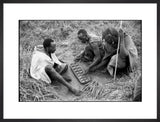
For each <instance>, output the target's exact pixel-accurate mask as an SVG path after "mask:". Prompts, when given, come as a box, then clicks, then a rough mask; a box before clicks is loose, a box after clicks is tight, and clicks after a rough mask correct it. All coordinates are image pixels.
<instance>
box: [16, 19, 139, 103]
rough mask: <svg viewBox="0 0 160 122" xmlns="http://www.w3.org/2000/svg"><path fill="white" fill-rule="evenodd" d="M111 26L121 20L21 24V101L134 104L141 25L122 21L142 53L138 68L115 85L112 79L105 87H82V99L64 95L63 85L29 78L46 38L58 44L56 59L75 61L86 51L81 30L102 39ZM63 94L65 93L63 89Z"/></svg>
mask: <svg viewBox="0 0 160 122" xmlns="http://www.w3.org/2000/svg"><path fill="white" fill-rule="evenodd" d="M109 26H113V27H116V28H118V27H119V21H20V33H19V34H20V40H19V42H20V43H19V44H20V49H19V50H20V54H19V101H65V100H70V101H132V97H133V90H134V88H135V82H136V81H137V80H138V79H139V78H140V77H141V56H142V45H141V36H142V35H141V34H142V32H141V22H140V21H123V29H124V30H125V31H126V32H127V33H128V34H129V35H131V36H132V39H133V41H134V42H135V44H136V46H137V49H138V54H139V57H140V58H139V69H138V70H137V71H136V72H133V73H131V74H130V75H129V76H126V75H124V76H123V77H121V78H118V79H117V81H116V82H114V81H112V80H110V82H107V83H106V84H105V85H104V84H102V83H100V82H97V81H94V80H93V82H91V83H88V84H86V85H85V86H84V88H83V94H82V95H81V96H79V97H75V96H74V95H70V94H69V95H68V94H67V96H66V97H69V98H70V99H64V98H65V92H66V91H64V94H61V92H60V91H61V90H62V89H60V88H59V87H60V86H50V85H48V84H46V83H44V82H42V81H37V80H34V79H33V78H31V77H30V76H29V72H28V70H29V67H30V61H31V57H32V51H33V48H34V46H36V45H38V44H42V42H43V40H44V39H45V38H52V39H54V40H55V41H56V42H57V52H56V53H57V56H58V57H59V58H60V59H61V60H64V61H66V62H72V61H73V59H74V57H75V56H76V55H77V54H79V52H80V51H81V50H82V49H83V47H82V46H81V45H78V44H77V42H76V33H77V31H78V29H80V28H85V29H86V30H87V31H88V32H89V33H93V34H94V35H97V36H99V37H100V38H101V33H102V31H103V30H104V29H105V28H106V27H109ZM62 91H63V90H62Z"/></svg>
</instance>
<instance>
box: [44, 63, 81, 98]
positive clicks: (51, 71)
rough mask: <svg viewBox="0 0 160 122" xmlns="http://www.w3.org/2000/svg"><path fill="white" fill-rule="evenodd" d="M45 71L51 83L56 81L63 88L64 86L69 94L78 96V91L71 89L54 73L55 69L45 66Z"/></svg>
mask: <svg viewBox="0 0 160 122" xmlns="http://www.w3.org/2000/svg"><path fill="white" fill-rule="evenodd" d="M45 71H46V73H47V74H48V76H49V77H50V79H51V81H54V80H56V81H58V82H60V83H62V84H63V85H64V86H66V87H67V88H68V89H69V90H70V91H71V92H73V93H74V94H75V95H77V96H79V95H80V91H79V90H76V89H75V88H73V87H72V86H71V85H70V84H69V83H68V82H67V81H66V80H65V79H64V78H63V77H62V76H61V75H60V74H59V73H58V72H56V71H55V69H54V68H53V67H52V66H49V65H48V66H46V67H45Z"/></svg>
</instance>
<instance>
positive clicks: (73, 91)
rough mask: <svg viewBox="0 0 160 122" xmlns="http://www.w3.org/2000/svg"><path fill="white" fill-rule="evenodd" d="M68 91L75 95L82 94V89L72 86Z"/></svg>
mask: <svg viewBox="0 0 160 122" xmlns="http://www.w3.org/2000/svg"><path fill="white" fill-rule="evenodd" d="M70 91H71V92H72V93H73V94H74V95H76V96H80V95H81V94H82V91H80V90H77V89H74V88H72V90H70Z"/></svg>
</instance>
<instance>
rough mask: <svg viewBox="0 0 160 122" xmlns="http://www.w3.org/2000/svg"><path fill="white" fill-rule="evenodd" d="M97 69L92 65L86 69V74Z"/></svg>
mask: <svg viewBox="0 0 160 122" xmlns="http://www.w3.org/2000/svg"><path fill="white" fill-rule="evenodd" d="M95 70H96V67H92V68H87V69H86V70H85V71H84V75H86V74H88V73H91V72H94V71H95Z"/></svg>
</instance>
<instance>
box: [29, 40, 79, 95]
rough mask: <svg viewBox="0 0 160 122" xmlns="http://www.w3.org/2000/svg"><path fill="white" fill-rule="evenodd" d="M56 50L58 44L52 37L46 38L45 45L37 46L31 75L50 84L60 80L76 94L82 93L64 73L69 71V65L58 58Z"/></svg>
mask: <svg viewBox="0 0 160 122" xmlns="http://www.w3.org/2000/svg"><path fill="white" fill-rule="evenodd" d="M55 51H56V44H55V42H54V41H53V40H52V39H45V40H44V42H43V45H40V46H36V47H35V49H34V52H33V56H32V60H31V67H30V74H31V76H32V77H33V78H35V79H37V80H42V81H45V82H47V83H49V84H53V83H54V82H55V81H58V82H60V83H62V84H63V85H64V86H66V87H67V88H68V89H69V90H70V91H71V92H73V93H74V94H75V95H80V91H79V90H76V89H75V88H73V87H72V86H71V85H70V84H69V83H68V82H69V81H71V79H70V78H68V77H67V76H65V75H63V74H64V73H65V72H66V71H67V67H68V65H66V64H64V63H62V62H60V61H59V60H58V58H57V57H56V55H55Z"/></svg>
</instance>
